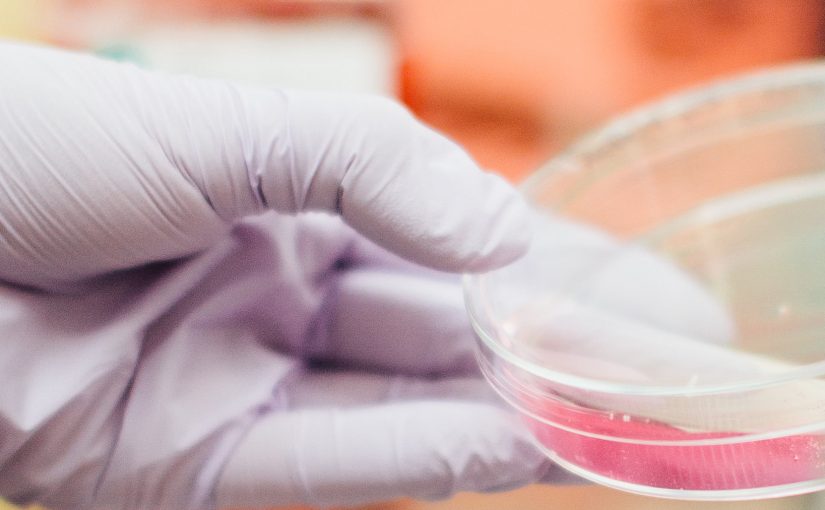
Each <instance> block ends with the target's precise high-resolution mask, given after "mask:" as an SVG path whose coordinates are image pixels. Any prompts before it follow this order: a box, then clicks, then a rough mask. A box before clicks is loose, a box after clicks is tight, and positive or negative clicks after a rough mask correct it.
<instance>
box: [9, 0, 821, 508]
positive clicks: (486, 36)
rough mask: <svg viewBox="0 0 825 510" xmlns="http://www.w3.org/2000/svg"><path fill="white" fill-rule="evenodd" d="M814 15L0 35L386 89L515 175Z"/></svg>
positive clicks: (476, 9) (146, 18) (36, 7)
mask: <svg viewBox="0 0 825 510" xmlns="http://www.w3.org/2000/svg"><path fill="white" fill-rule="evenodd" d="M824 27H825V3H823V2H821V1H819V0H783V1H776V0H587V1H580V0H394V1H393V0H385V1H379V0H371V1H367V0H337V1H336V0H318V1H309V0H303V1H300V0H297V1H296V0H289V1H286V0H284V1H282V0H234V1H221V0H174V1H172V0H165V1H164V0H145V1H138V0H3V3H0V35H6V36H9V37H15V38H23V39H33V40H39V41H45V42H48V43H52V44H59V45H64V46H68V47H74V48H82V49H87V50H92V51H96V52H98V53H100V54H102V55H106V56H109V57H112V58H119V59H128V60H135V61H137V62H139V63H141V64H143V65H146V66H148V67H156V68H159V69H165V70H170V71H180V72H191V73H195V74H203V75H207V76H220V77H228V78H233V79H239V80H243V81H252V82H256V83H259V84H262V85H273V86H309V87H313V88H323V89H343V90H350V91H357V92H368V93H380V94H386V95H392V96H396V97H398V98H399V99H401V100H402V101H404V102H405V103H406V104H407V105H408V106H409V107H410V108H411V109H412V110H413V111H414V112H415V113H416V114H417V115H418V116H419V117H420V118H421V119H422V120H423V121H425V122H427V123H429V124H431V125H432V126H434V127H436V128H437V129H439V130H441V131H443V132H445V133H447V134H448V135H449V136H451V137H452V138H454V139H455V140H456V141H458V142H459V143H460V144H462V145H463V146H465V147H466V148H467V149H468V150H469V151H470V152H471V153H472V154H473V156H474V157H475V158H476V159H477V160H478V161H479V163H480V164H481V165H482V166H484V167H487V168H490V169H493V170H496V171H499V172H501V173H502V174H504V175H506V176H507V177H508V178H510V179H511V180H513V181H518V180H520V179H521V178H523V177H524V176H525V175H527V174H528V173H529V172H530V171H531V170H533V169H535V168H536V167H538V166H539V165H541V164H542V163H543V162H544V161H546V160H547V159H548V158H550V157H551V156H552V155H553V153H555V152H556V151H558V150H560V149H561V148H563V147H564V146H565V145H566V144H568V143H570V142H571V141H572V140H574V139H575V138H576V137H578V136H580V135H581V134H582V133H583V132H585V131H587V130H590V129H592V128H594V127H596V126H598V125H599V124H601V123H603V122H604V121H605V120H606V119H608V118H609V117H612V116H614V115H616V114H618V113H619V112H622V111H624V110H627V109H630V108H633V107H635V106H637V105H639V104H641V103H644V102H646V101H649V100H651V99H653V98H656V97H658V96H662V95H663V94H666V93H668V92H671V91H675V90H678V89H682V88H685V87H688V86H694V85H696V84H699V83H702V82H705V81H707V80H710V79H715V78H719V77H723V76H727V75H731V74H735V73H739V72H741V71H743V70H748V69H753V68H759V67H764V66H771V65H776V64H780V63H784V62H789V61H794V60H800V59H810V58H815V57H818V56H820V55H822V54H823V52H824V51H823V50H825V31H824V30H823V28H824ZM816 497H817V496H810V497H805V498H789V499H785V500H773V501H766V502H761V503H747V504H745V503H739V504H737V503H729V504H700V503H690V504H688V503H667V502H662V501H657V500H649V499H646V498H640V497H636V496H631V495H626V494H618V493H615V492H614V491H610V490H607V489H602V488H596V487H569V488H551V487H532V488H527V489H524V490H521V491H516V492H513V493H510V494H505V495H497V496H472V495H461V496H459V497H457V498H456V499H454V500H453V501H451V502H446V503H438V504H436V503H420V502H412V501H402V502H393V503H387V504H382V505H380V506H377V507H371V508H379V507H380V508H392V509H402V508H403V509H410V510H412V509H415V510H422V509H431V510H436V509H439V510H446V509H448V508H449V509H455V508H473V509H482V510H483V509H485V508H502V507H504V508H509V507H512V508H519V509H524V510H529V509H533V508H535V509H539V508H542V509H558V510H577V509H582V508H600V509H606V510H610V509H616V510H618V509H620V508H621V509H625V508H627V509H629V508H634V509H653V508H657V509H664V508H669V509H688V508H691V509H693V508H725V509H733V508H737V509H745V508H748V509H779V508H788V509H790V508H800V509H801V508H820V507H819V506H817V503H815V502H814V501H815V500H816ZM0 505H2V504H1V503H0ZM0 508H2V506H0Z"/></svg>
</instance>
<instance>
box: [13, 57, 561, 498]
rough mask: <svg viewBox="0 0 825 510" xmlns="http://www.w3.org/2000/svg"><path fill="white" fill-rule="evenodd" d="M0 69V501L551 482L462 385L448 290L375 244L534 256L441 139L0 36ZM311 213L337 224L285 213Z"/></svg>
mask: <svg viewBox="0 0 825 510" xmlns="http://www.w3.org/2000/svg"><path fill="white" fill-rule="evenodd" d="M0 69H2V70H3V78H2V79H0V279H2V280H3V281H4V282H5V283H4V284H3V285H0V339H2V343H0V346H2V347H0V374H2V375H0V378H2V379H1V380H2V384H0V494H2V495H4V496H6V497H8V498H11V499H12V500H14V501H17V502H31V501H38V502H41V503H43V504H45V505H47V506H49V507H51V508H53V509H55V510H59V509H68V508H83V509H89V508H106V509H117V508H124V509H126V508H128V509H144V508H145V509H149V508H151V509H165V508H170V509H171V508H174V509H176V510H180V509H185V508H203V507H210V506H214V505H215V504H217V503H216V502H219V503H220V504H226V505H229V504H232V505H244V504H251V503H255V504H268V505H272V504H280V503H296V502H306V503H323V504H332V503H335V504H339V503H354V502H366V501H376V500H379V499H384V498H390V497H396V496H402V495H409V496H422V497H443V496H447V495H449V494H451V493H452V492H454V491H456V490H496V489H502V488H509V487H513V486H517V485H521V484H525V483H530V482H533V481H536V480H538V479H548V478H552V477H553V476H554V473H555V471H554V468H552V467H551V466H550V465H549V464H548V463H547V461H546V460H544V458H543V456H542V455H541V454H539V453H538V452H537V451H536V450H535V449H534V448H533V446H532V443H531V442H530V440H529V439H528V437H527V435H526V433H525V432H524V429H523V428H522V427H521V426H520V425H519V424H518V423H517V422H516V421H514V420H513V419H512V417H511V415H510V414H509V413H508V412H506V411H505V410H503V409H502V408H501V407H500V406H499V404H498V403H497V402H496V401H494V400H491V398H490V394H489V392H488V391H487V389H486V386H485V384H484V383H483V382H482V381H481V380H480V379H479V378H478V377H477V376H476V371H475V368H474V367H475V365H474V361H473V359H472V354H471V352H472V350H471V349H472V347H471V345H472V342H471V338H470V331H469V327H468V325H467V321H466V318H465V313H464V310H463V307H462V305H461V295H460V291H459V286H458V284H457V280H456V279H455V278H454V277H450V276H447V275H445V274H444V273H437V272H434V271H430V270H424V269H422V268H421V267H419V266H417V265H413V264H411V263H410V262H407V261H404V260H401V259H400V258H397V257H395V256H392V255H390V254H389V253H388V252H387V251H385V250H384V249H382V248H380V247H379V246H378V245H380V246H381V247H383V248H386V249H389V250H392V251H394V252H396V253H398V254H400V255H401V256H403V257H404V258H406V259H408V260H409V261H414V262H417V263H420V264H424V265H427V266H431V267H434V268H438V269H443V270H450V271H480V270H485V269H488V268H492V267H496V266H499V265H502V264H505V263H507V262H509V261H511V260H513V259H514V258H516V257H517V256H519V255H520V254H521V253H522V252H523V251H524V249H525V245H526V243H527V239H528V237H529V232H528V231H529V228H528V227H527V220H526V213H525V208H524V206H523V204H522V203H521V202H520V200H519V199H518V198H517V197H516V195H515V194H514V193H513V192H512V191H511V189H510V188H509V187H508V186H507V185H506V184H505V183H504V182H503V181H502V180H500V179H499V178H497V177H494V176H492V175H488V174H484V173H481V172H479V171H478V169H477V168H476V166H475V165H474V164H473V163H472V161H471V160H470V159H469V158H468V157H467V156H466V155H465V154H464V153H463V152H462V151H461V150H460V149H459V148H457V147H456V146H455V145H454V144H452V143H450V142H449V141H447V140H446V139H444V138H443V137H441V136H439V135H437V134H435V133H433V132H432V131H430V130H428V129H426V128H425V127H423V126H421V125H420V124H418V123H417V122H416V121H415V120H413V118H412V117H411V116H410V115H409V114H408V113H407V112H406V111H404V110H403V109H402V108H400V107H399V106H397V105H395V104H393V103H392V102H390V101H387V100H382V99H373V98H355V97H333V96H326V95H317V94H303V93H297V92H296V93H292V92H281V91H272V90H258V89H251V88H241V87H238V86H234V85H232V84H227V83H221V82H210V81H200V80H194V79H187V78H180V77H169V76H164V75H159V74H153V73H149V72H145V71H142V70H139V69H137V68H135V67H132V66H128V65H120V64H114V63H107V62H103V61H99V60H97V59H94V58H90V57H86V56H80V55H74V54H70V53H64V52H57V51H53V50H47V49H35V48H30V47H26V46H21V45H15V44H0ZM267 209H274V210H275V211H277V213H274V212H271V213H268V214H265V215H263V216H259V217H257V218H254V219H245V220H242V221H240V220H239V219H240V218H242V217H245V216H248V215H253V214H257V213H263V212H264V211H266V210H267ZM308 210H320V211H328V212H333V213H338V214H340V215H341V217H342V218H343V221H341V220H339V219H337V218H334V217H332V216H328V215H323V214H320V213H314V214H301V215H298V216H289V215H287V214H286V213H298V212H301V211H308ZM370 240H371V241H370ZM373 242H374V243H376V244H373ZM318 363H321V364H320V365H319V364H318Z"/></svg>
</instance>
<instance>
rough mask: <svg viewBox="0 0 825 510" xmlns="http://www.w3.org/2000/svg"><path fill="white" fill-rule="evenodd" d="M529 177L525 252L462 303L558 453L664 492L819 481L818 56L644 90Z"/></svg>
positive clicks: (821, 232) (742, 491)
mask: <svg viewBox="0 0 825 510" xmlns="http://www.w3.org/2000/svg"><path fill="white" fill-rule="evenodd" d="M522 190H523V192H524V194H525V195H526V196H527V198H528V200H529V201H530V202H531V203H532V204H533V206H534V207H535V208H536V209H537V210H538V214H537V215H536V218H537V219H536V237H535V242H534V243H533V246H532V248H531V250H530V252H529V253H528V254H527V255H526V256H525V257H524V258H522V259H521V260H519V261H518V262H516V263H514V264H512V265H510V266H508V267H505V268H502V269H500V270H496V271H493V272H490V273H486V274H481V275H468V276H466V277H465V300H466V303H467V308H468V311H469V315H470V318H471V321H472V324H473V327H474V328H475V331H476V333H477V337H478V340H479V341H478V346H479V349H478V352H479V362H480V365H481V368H482V370H483V372H484V374H485V376H486V377H487V378H488V380H489V381H490V383H491V384H492V386H493V387H494V388H495V389H496V390H497V391H498V392H499V393H500V394H501V395H502V397H503V398H504V399H505V400H506V401H507V402H509V403H510V404H511V405H512V406H514V407H515V408H516V409H517V410H518V411H519V413H520V415H521V416H522V417H523V418H524V420H525V421H526V423H527V425H528V426H529V428H530V429H531V430H532V432H533V434H534V436H535V438H536V440H537V443H538V444H539V445H540V446H541V447H542V448H543V449H544V450H545V451H546V452H547V454H548V455H549V456H550V457H551V458H552V459H554V460H555V461H556V462H558V463H559V464H560V465H562V466H564V467H566V468H568V469H569V470H571V471H573V472H574V473H577V474H579V475H581V476H583V477H585V478H588V479H590V480H593V481H595V482H598V483H601V484H604V485H608V486H611V487H615V488H618V489H623V490H627V491H631V492H636V493H641V494H646V495H651V496H660V497H669V498H679V499H694V500H736V499H759V498H766V497H779V496H787V495H792V494H800V493H805V492H812V491H815V490H820V489H823V488H825V65H823V64H818V63H811V64H805V65H797V66H793V67H787V68H781V69H776V70H770V71H767V72H762V73H759V74H752V75H747V76H744V77H740V78H737V79H734V80H731V81H725V82H721V83H717V84H714V85H711V86H709V87H705V88H702V89H699V90H695V91H691V92H687V93H684V94H682V95H678V96H674V97H671V98H668V99H666V100H664V101H662V102H659V103H656V104H654V105H651V106H648V107H645V108H643V109H641V110H639V111H636V112H634V113H631V114H629V115H627V116H625V117H623V118H620V119H618V120H616V121H615V122H612V123H610V124H608V125H607V126H606V127H604V128H603V129H601V130H599V131H597V132H595V133H593V134H591V135H590V136H587V137H585V138H584V139H582V140H581V141H580V142H579V143H577V144H576V145H574V146H573V147H572V148H570V149H569V150H567V151H566V152H564V153H562V154H560V155H559V156H558V157H556V158H554V159H553V160H552V161H550V162H549V163H548V164H547V165H546V166H545V167H544V168H542V169H540V170H539V171H537V172H536V173H535V174H534V175H532V176H531V177H530V178H529V179H528V180H527V181H526V182H525V183H524V184H523V186H522Z"/></svg>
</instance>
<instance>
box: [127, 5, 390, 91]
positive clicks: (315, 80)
mask: <svg viewBox="0 0 825 510" xmlns="http://www.w3.org/2000/svg"><path fill="white" fill-rule="evenodd" d="M114 43H116V44H118V45H123V46H124V47H127V48H128V50H129V51H130V52H133V53H134V54H135V55H136V56H137V57H138V59H139V60H140V61H141V63H142V64H144V65H146V66H148V67H150V68H153V69H158V70H163V71H171V72H182V73H187V74H192V75H197V76H203V77H210V78H224V79H231V80H235V81H241V82H246V83H249V84H255V85H263V86H273V87H286V88H301V89H313V90H334V91H344V92H359V93H370V94H381V95H387V96H391V95H394V92H395V90H396V83H395V82H396V80H395V51H394V43H393V39H392V35H391V34H390V32H389V30H388V29H387V28H386V27H384V26H381V25H380V24H379V23H376V22H374V21H370V20H367V19H363V20H360V19H354V18H328V19H317V18H316V19H297V20H284V21H275V22H244V21H232V22H227V23H223V24H216V23H192V24H186V25H183V26H181V25H172V24H169V25H155V26H151V27H147V28H146V29H144V30H142V31H140V32H136V33H134V34H132V35H131V36H129V37H128V38H125V39H124V40H122V41H114Z"/></svg>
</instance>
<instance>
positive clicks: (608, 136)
mask: <svg viewBox="0 0 825 510" xmlns="http://www.w3.org/2000/svg"><path fill="white" fill-rule="evenodd" d="M813 87H815V88H816V90H818V91H819V92H820V93H823V94H825V61H818V60H817V61H809V62H801V63H797V64H792V65H788V66H782V67H776V68H771V69H768V70H762V71H757V72H753V73H750V74H746V75H743V76H740V77H738V78H734V79H723V80H718V81H716V82H714V83H711V84H710V85H704V86H700V87H697V88H695V89H693V90H688V91H685V92H683V93H680V94H676V95H672V96H670V97H668V98H666V99H663V100H659V101H656V102H653V103H650V104H648V105H643V106H641V107H639V108H637V109H634V110H633V111H631V112H629V113H627V114H625V115H621V116H619V117H617V118H616V119H615V120H613V121H611V122H608V123H607V124H605V125H604V126H602V127H601V128H598V129H596V130H594V131H592V132H591V133H590V134H587V135H585V136H584V137H582V138H581V139H580V141H579V142H577V143H574V144H573V145H572V146H571V147H570V148H568V149H567V150H564V151H562V152H561V153H559V154H558V155H557V156H555V157H554V158H553V159H551V160H550V161H549V162H548V163H547V164H546V165H544V166H543V167H542V168H540V169H539V170H537V171H536V172H535V173H533V174H532V175H531V176H530V177H528V178H527V179H526V180H525V181H524V182H523V183H522V184H521V185H520V186H519V189H520V190H521V191H522V193H523V194H524V195H525V196H526V197H528V198H529V197H530V196H531V190H532V189H535V188H536V187H537V183H539V182H541V181H543V180H545V179H547V178H548V177H549V176H552V175H553V174H556V173H561V172H572V171H576V170H577V169H579V168H581V167H582V165H583V163H582V160H583V159H584V158H586V157H587V156H588V155H591V154H594V153H597V152H600V151H604V150H606V149H607V148H609V147H611V146H614V145H616V144H620V143H622V142H623V141H627V140H628V139H629V138H630V137H631V136H632V135H633V134H634V133H636V132H638V131H639V130H641V129H646V128H651V127H653V126H654V125H655V124H657V123H660V122H665V121H668V120H673V119H677V118H679V117H682V116H685V115H686V114H689V113H691V112H696V111H698V110H701V109H703V108H708V107H713V106H717V105H719V104H720V103H721V102H723V101H725V100H729V99H735V98H737V97H740V98H741V97H747V96H749V95H752V94H766V93H783V94H787V93H788V92H791V91H798V90H799V89H803V90H804V89H806V88H813ZM484 279H485V275H484V274H483V273H482V274H465V275H464V277H463V287H464V301H465V305H466V309H467V313H468V316H469V317H470V322H471V325H472V327H473V329H474V330H475V333H476V335H477V336H478V337H479V339H480V340H481V341H482V342H484V344H485V345H487V346H488V347H489V348H490V349H491V350H492V351H493V352H494V353H495V354H496V355H498V356H500V357H502V358H504V360H506V361H508V362H509V363H512V364H513V365H515V366H516V367H518V368H520V369H522V370H525V371H526V372H528V373H530V374H532V375H534V376H537V377H539V378H541V379H544V380H546V381H548V382H554V383H558V384H562V385H565V386H569V387H574V388H580V389H585V390H592V391H599V392H603V393H611V394H622V395H645V396H679V397H688V396H700V395H711V394H720V393H740V392H745V391H750V390H757V389H760V388H764V387H768V386H773V385H778V384H782V383H786V382H790V381H794V380H798V379H806V378H817V377H822V376H825V360H822V361H818V362H814V363H808V364H804V365H799V366H796V367H794V368H793V369H790V370H787V371H784V372H781V373H778V374H772V375H769V376H764V377H759V378H754V379H747V380H742V381H737V382H732V383H723V384H722V383H716V384H708V385H701V384H700V385H696V386H690V387H687V386H673V385H654V384H633V383H616V382H610V381H606V380H600V379H595V378H590V377H584V376H578V375H573V374H568V373H564V372H560V371H557V370H552V369H549V368H546V367H542V366H540V365H537V364H536V363H534V362H532V361H530V360H527V359H524V358H522V357H520V356H518V355H516V354H514V353H513V352H512V351H510V350H509V349H507V348H506V347H505V346H503V345H501V343H500V342H499V341H498V339H497V338H496V337H495V335H494V334H493V333H492V332H490V331H488V330H487V329H486V328H485V327H484V326H483V324H482V322H481V320H480V318H481V316H480V313H479V309H478V305H479V304H480V303H481V302H483V301H484V299H485V297H484V292H483V291H482V285H479V284H481V283H483V282H484Z"/></svg>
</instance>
